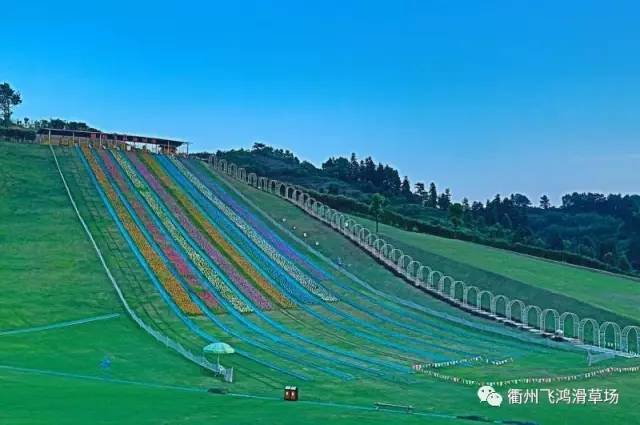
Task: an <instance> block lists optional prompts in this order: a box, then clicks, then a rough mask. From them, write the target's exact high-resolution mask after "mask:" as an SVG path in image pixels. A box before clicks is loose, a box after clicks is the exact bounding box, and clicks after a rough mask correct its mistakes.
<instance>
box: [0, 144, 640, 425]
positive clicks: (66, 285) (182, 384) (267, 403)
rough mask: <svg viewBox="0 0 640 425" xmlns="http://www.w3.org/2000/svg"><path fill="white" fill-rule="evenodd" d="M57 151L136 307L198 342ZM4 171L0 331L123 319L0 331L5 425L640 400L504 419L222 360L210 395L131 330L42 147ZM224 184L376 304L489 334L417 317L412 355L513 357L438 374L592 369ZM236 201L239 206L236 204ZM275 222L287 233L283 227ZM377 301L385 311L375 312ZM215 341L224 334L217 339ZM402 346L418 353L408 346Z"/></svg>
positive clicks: (74, 161)
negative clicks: (224, 366) (335, 262)
mask: <svg viewBox="0 0 640 425" xmlns="http://www.w3.org/2000/svg"><path fill="white" fill-rule="evenodd" d="M56 152H57V154H58V156H59V160H60V162H61V166H62V168H63V170H64V172H65V175H66V176H67V179H68V180H69V183H70V186H71V190H72V192H73V194H74V197H75V198H76V200H77V202H78V204H79V206H80V210H81V212H82V214H83V215H84V216H85V218H86V219H87V222H88V225H89V227H90V228H91V229H92V232H94V234H95V236H96V239H97V242H98V244H99V245H100V247H101V248H102V249H103V251H104V252H105V256H106V259H107V262H108V263H109V265H110V267H112V269H113V271H114V274H115V275H116V279H118V281H119V282H120V284H121V286H122V287H123V289H124V291H125V295H126V297H127V299H128V300H129V301H130V302H131V304H132V305H133V306H134V308H135V309H136V311H138V313H139V314H140V315H141V316H142V317H143V318H144V319H145V320H146V321H148V322H149V323H153V324H154V325H155V326H157V327H158V328H160V329H162V330H163V332H165V333H167V334H169V335H170V336H172V337H173V338H176V339H180V340H181V342H183V343H184V344H185V345H188V346H197V345H198V344H202V341H201V340H200V339H199V338H194V337H193V336H192V335H191V334H190V333H189V332H188V331H187V330H186V328H185V327H184V326H183V325H182V324H181V323H180V322H178V321H177V320H176V319H175V318H173V316H172V315H170V314H169V313H168V311H167V308H166V307H165V306H164V304H163V303H161V302H160V301H159V299H158V298H159V297H158V295H157V294H156V293H155V291H154V290H153V288H152V287H151V285H150V284H149V282H148V281H147V278H146V277H145V275H144V274H143V273H141V272H140V270H139V267H138V266H137V265H136V262H135V261H134V260H133V258H132V255H131V253H130V251H129V250H128V249H127V246H126V244H125V242H124V240H123V239H122V238H121V237H120V236H119V233H118V232H117V231H116V230H115V226H114V224H113V221H112V220H111V219H110V217H109V215H108V214H107V212H106V209H105V208H104V206H102V205H101V203H100V200H99V198H98V196H97V192H96V191H95V188H94V186H92V183H91V180H90V179H89V178H88V175H87V174H86V172H84V169H83V168H82V166H81V165H82V164H81V163H80V162H79V159H78V157H77V155H76V152H75V151H73V150H67V149H58V150H56ZM0 170H2V174H0V196H1V198H2V200H3V201H6V202H2V203H1V205H2V208H1V209H0V252H1V253H2V254H0V291H1V294H2V296H1V297H0V303H1V305H0V307H1V309H0V333H1V332H2V331H7V330H19V329H26V328H29V327H31V326H40V325H49V324H51V323H55V322H61V321H68V320H76V319H81V318H86V317H92V316H96V315H101V314H105V313H119V314H120V316H119V317H115V318H111V319H105V320H101V321H96V322H91V323H85V324H78V325H73V326H66V327H60V328H56V329H49V330H42V331H37V332H28V333H19V334H13V335H2V334H0V386H1V388H2V389H3V390H1V391H0V405H1V406H3V408H2V409H0V423H8V424H33V423H42V424H45V423H61V424H80V423H82V424H84V423H89V422H90V423H105V424H106V423H136V424H156V423H167V424H204V423H211V421H215V420H217V421H218V422H220V423H238V424H242V423H256V422H264V423H276V422H277V423H285V424H287V423H292V424H293V423H323V422H327V421H329V422H331V423H344V424H356V423H358V424H360V423H372V424H376V423H407V424H410V423H418V422H420V423H435V424H450V423H473V422H469V421H465V420H461V419H459V418H457V417H458V416H465V415H479V416H484V417H488V418H490V419H491V420H499V421H507V420H512V421H513V420H520V421H529V422H531V421H535V422H536V423H567V424H568V423H575V422H576V421H580V422H582V423H585V424H590V423H593V424H596V423H600V419H599V418H601V417H602V416H603V415H606V416H607V418H608V420H609V421H610V422H611V423H634V422H640V416H638V413H637V409H634V406H636V405H637V403H639V402H640V398H639V397H640V394H638V393H637V391H634V388H637V385H638V384H639V382H638V376H637V375H626V376H610V377H606V378H601V379H596V380H591V381H584V382H576V383H571V384H567V383H564V384H562V383H561V384H549V385H545V386H547V387H555V388H564V387H567V388H569V387H573V388H587V387H590V386H598V387H601V388H604V387H608V388H617V389H618V391H619V392H620V393H621V400H620V404H619V405H618V406H608V405H598V406H591V405H585V406H570V405H566V406H565V405H558V406H549V405H547V404H543V405H541V406H508V405H503V407H502V408H500V409H491V408H489V407H487V406H486V405H481V404H479V403H478V401H477V398H476V395H475V391H476V389H475V388H473V387H467V386H463V385H457V384H451V383H446V382H442V381H440V380H435V379H431V378H426V377H424V376H420V375H417V376H416V375H406V376H405V375H397V376H391V375H389V376H387V377H385V378H384V379H378V378H371V377H359V378H358V379H355V380H353V381H340V380H336V379H318V380H315V381H311V382H301V381H298V380H296V379H293V378H290V377H287V376H283V375H280V374H278V373H274V372H273V371H270V370H267V369H266V368H262V369H260V368H257V367H256V366H255V365H251V364H249V363H248V362H247V361H246V360H244V359H241V358H239V357H237V356H232V357H229V358H228V359H225V361H226V362H227V363H228V364H230V365H233V366H234V367H236V368H237V382H236V383H235V384H233V385H231V386H228V388H229V389H230V391H232V392H233V393H236V394H235V395H227V396H222V395H213V394H207V393H206V392H205V391H206V389H207V388H208V387H221V386H222V384H221V383H220V381H219V380H217V379H214V378H211V377H209V376H207V375H206V374H204V373H203V372H202V370H200V369H199V368H197V367H195V366H193V365H192V364H190V363H188V362H187V361H185V360H184V359H183V358H181V357H179V356H178V355H176V354H174V353H173V352H172V351H170V350H167V349H165V348H164V347H163V346H162V345H160V344H158V343H157V342H156V341H154V340H153V339H152V338H151V337H149V336H148V335H147V334H146V333H144V332H143V331H142V330H140V329H138V328H137V326H136V325H135V324H134V323H133V322H132V321H131V320H130V319H128V318H127V317H126V314H125V313H124V312H123V311H122V308H121V307H120V305H119V303H118V301H117V298H116V297H115V295H114V293H113V291H112V289H111V286H110V283H109V282H108V280H107V279H106V277H105V276H104V272H103V271H102V269H101V267H100V265H99V263H98V262H97V261H96V258H95V257H94V253H93V251H92V248H91V246H90V245H89V243H88V241H87V240H86V237H85V235H84V234H83V232H82V229H81V227H80V225H79V223H78V221H77V219H76V218H75V215H74V213H73V211H72V209H71V208H70V205H69V204H68V202H65V194H64V192H63V188H62V185H61V183H60V180H59V178H58V176H57V171H56V170H55V167H54V164H53V161H52V158H51V153H50V151H49V150H48V148H46V147H42V146H21V145H17V144H4V143H0ZM220 184H223V185H225V187H227V186H226V184H227V183H226V182H225V181H222V180H220ZM232 185H233V187H235V188H237V189H238V190H239V191H241V193H243V194H244V195H245V196H246V197H248V198H249V199H250V200H251V201H253V202H255V203H256V204H258V205H260V209H259V210H258V209H254V210H253V211H254V212H255V213H256V214H258V215H259V216H261V217H263V218H264V219H265V220H267V217H266V216H262V215H261V214H262V213H261V212H260V211H269V214H270V216H271V218H273V219H275V220H277V221H278V222H279V223H281V224H284V227H282V228H280V227H278V226H276V225H275V224H271V225H272V226H273V228H274V229H275V231H276V232H277V233H278V234H279V235H280V236H281V237H283V238H285V239H286V240H287V241H288V242H290V243H291V244H293V245H294V246H296V247H298V248H299V249H300V250H301V251H302V252H305V253H307V254H308V255H310V256H311V258H313V259H314V261H318V262H322V261H324V260H323V257H321V256H320V255H319V254H318V253H316V252H314V251H313V250H309V251H308V250H307V244H305V243H301V242H298V241H297V240H296V239H295V238H293V237H292V235H291V234H290V233H289V231H291V232H292V233H293V235H296V236H299V237H301V238H302V233H303V232H306V233H307V239H306V240H307V242H309V245H312V246H313V247H316V245H315V242H316V241H317V242H318V243H319V245H318V246H317V249H318V251H319V253H321V254H324V255H326V256H327V257H330V258H332V259H335V257H337V256H340V257H341V258H342V259H343V260H344V262H345V263H346V264H347V267H346V270H345V271H335V275H336V277H337V278H338V279H340V281H341V282H343V283H345V284H349V285H351V284H352V281H351V280H350V278H349V277H348V273H354V274H357V275H358V276H360V277H361V278H362V279H363V280H366V282H368V283H369V284H371V285H372V286H374V287H375V288H377V289H379V290H383V291H385V292H386V293H389V294H393V295H396V296H400V297H402V298H404V299H407V300H413V301H415V302H418V303H420V304H421V305H422V306H424V307H425V308H429V309H433V310H434V311H437V312H441V313H449V314H452V315H457V316H458V317H461V318H466V319H468V320H470V321H471V322H472V323H473V325H474V326H476V325H482V326H487V331H478V332H475V331H473V329H475V328H473V327H468V326H459V325H456V324H453V323H452V322H448V321H444V320H439V319H437V318H436V316H432V315H428V314H425V316H424V317H422V318H421V319H422V320H424V321H425V322H433V323H434V325H437V326H438V327H425V328H424V330H423V331H426V330H429V332H432V334H427V333H426V332H425V333H424V339H425V342H426V341H428V343H425V344H421V346H423V348H424V347H425V346H428V345H429V344H433V345H436V344H442V345H445V346H446V345H449V346H451V347H464V346H466V347H468V348H467V349H468V350H479V351H481V352H495V353H496V354H495V356H507V355H512V356H513V359H514V361H513V362H512V363H509V364H506V365H503V366H499V367H498V366H489V365H483V364H481V365H478V366H469V367H458V368H446V369H444V370H443V373H446V374H452V375H454V376H461V377H468V378H474V379H483V378H486V377H487V376H491V377H495V378H496V379H505V378H513V377H522V376H540V375H547V374H552V375H561V374H567V373H577V372H581V371H586V370H590V369H589V368H588V367H587V366H586V365H585V363H584V353H582V352H579V351H573V350H561V349H555V348H551V347H545V346H542V345H539V344H534V343H532V342H528V340H527V339H526V338H525V339H524V340H522V339H516V338H512V337H510V336H509V334H510V333H509V332H508V331H505V334H504V335H503V334H500V333H495V332H493V331H492V330H493V329H494V328H499V327H497V326H496V325H494V324H492V323H490V322H485V321H481V320H477V319H474V318H472V317H471V316H468V315H464V314H462V313H460V312H458V311H457V310H455V309H453V308H450V307H447V306H444V305H443V304H442V303H440V302H437V301H435V300H433V299H431V298H429V297H427V296H425V295H424V294H423V293H421V292H419V291H417V290H415V289H413V288H411V287H410V286H408V285H406V284H405V283H404V282H403V281H402V280H400V279H399V278H397V277H396V276H394V275H393V274H391V273H389V272H388V271H386V270H385V269H384V268H382V267H381V266H380V265H378V264H376V263H375V262H374V261H372V260H371V259H370V258H369V257H367V256H366V255H365V254H363V253H362V252H361V251H360V250H358V249H354V247H353V245H351V244H350V243H349V242H348V241H347V240H346V239H345V238H343V237H342V236H340V235H338V234H336V233H335V232H332V231H328V229H327V228H326V227H325V226H324V225H322V224H321V223H319V222H317V221H315V220H312V219H310V218H309V217H307V216H306V215H304V213H302V212H301V211H300V210H299V209H297V208H296V207H294V206H292V205H290V204H288V203H286V202H284V201H282V200H280V199H278V198H275V197H273V196H271V195H268V194H265V193H262V192H258V191H256V190H253V189H251V188H249V187H246V186H242V185H239V184H238V183H236V182H234V183H232ZM234 196H236V197H237V199H242V197H241V196H240V195H237V194H234ZM6 205H8V207H5V206H6ZM283 218H284V219H285V220H286V221H285V222H282V219H283ZM294 226H295V229H294V228H293V227H294ZM302 239H304V238H302ZM34 246H35V247H36V248H37V250H36V251H35V252H34ZM309 248H310V247H309ZM5 253H10V255H5ZM31 270H35V271H34V272H32V271H31ZM327 285H332V286H330V288H331V289H332V290H335V291H336V293H337V294H338V295H340V296H344V295H345V294H347V293H349V292H347V291H341V290H340V288H339V287H338V286H337V282H328V283H327ZM354 285H355V283H354ZM356 288H357V290H356V291H355V292H351V293H352V294H357V295H354V297H360V296H361V294H362V293H363V292H365V291H364V290H362V288H360V287H359V286H356ZM339 305H340V307H341V308H343V309H344V311H351V310H350V307H349V306H348V305H346V303H344V302H341V303H339ZM370 305H371V308H372V309H375V308H376V307H375V305H374V304H372V303H370ZM380 305H386V303H385V302H383V301H381V302H380ZM377 308H380V307H377ZM7 309H11V312H10V313H9V312H7ZM407 313H409V311H408V310H407ZM354 314H357V315H361V314H362V313H357V312H354ZM413 314H415V312H413ZM269 315H270V316H271V317H273V318H275V319H276V320H278V322H279V323H282V324H284V325H286V326H287V327H290V328H292V329H296V330H297V331H299V332H303V333H304V334H305V335H308V336H309V337H311V338H314V339H317V340H318V341H320V340H330V341H332V342H336V343H337V341H340V340H342V344H344V346H345V347H350V348H351V349H354V350H358V351H369V350H375V349H378V350H384V349H383V348H381V347H372V346H370V345H371V344H370V345H369V346H364V345H362V346H359V347H353V344H354V343H355V342H356V341H357V340H356V339H355V338H352V337H350V336H348V335H347V334H346V332H343V331H339V330H338V329H335V328H326V327H322V326H319V325H318V323H316V322H313V321H311V320H309V315H308V314H305V313H303V312H301V311H296V310H292V311H273V312H271V313H269ZM394 317H395V318H396V320H406V323H407V324H411V325H413V326H418V325H417V322H418V321H417V319H414V318H411V317H410V316H408V315H407V316H405V317H403V315H402V312H398V313H397V314H394ZM220 319H221V320H222V321H224V322H225V323H228V324H231V323H233V320H232V318H231V317H229V315H221V316H220ZM198 322H199V324H200V325H202V326H203V327H205V328H206V329H207V330H208V331H211V332H215V331H214V330H213V329H212V328H211V327H207V326H210V325H207V323H205V321H204V320H203V319H198ZM377 325H378V326H379V329H380V331H383V330H388V329H392V328H393V326H392V325H390V324H389V323H377ZM500 329H501V328H500ZM217 334H218V335H221V333H220V332H219V331H218V333H217ZM465 339H466V340H465ZM532 341H533V340H532ZM413 344H416V345H417V343H411V344H409V343H408V345H413ZM434 349H435V348H434ZM105 356H108V357H109V358H111V359H112V361H113V364H112V367H111V370H110V371H108V372H107V371H104V370H102V369H101V368H100V367H99V362H100V361H101V359H103V358H104V357H105ZM265 358H268V356H266V357H265ZM273 360H274V361H277V360H278V359H275V358H274V359H273ZM407 363H408V364H409V360H407ZM630 363H631V364H632V363H633V362H632V361H621V360H613V361H609V362H605V363H601V364H599V365H598V367H600V366H602V365H626V364H630ZM285 384H294V385H299V386H300V388H301V395H302V400H303V401H302V402H300V403H297V404H295V403H285V402H283V401H281V396H282V386H283V385H285ZM523 387H524V385H523ZM505 394H506V389H505ZM505 394H503V395H505ZM248 396H250V397H248ZM104 400H108V401H109V402H108V403H105V402H104ZM375 401H385V402H392V403H399V404H413V405H415V406H416V410H417V413H416V414H414V415H406V414H398V413H387V412H376V411H375V410H374V408H373V403H374V402H375Z"/></svg>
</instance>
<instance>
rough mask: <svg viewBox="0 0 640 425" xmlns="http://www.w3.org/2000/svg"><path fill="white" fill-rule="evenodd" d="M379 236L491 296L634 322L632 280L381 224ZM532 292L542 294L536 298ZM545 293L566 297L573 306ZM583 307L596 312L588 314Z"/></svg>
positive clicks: (638, 285)
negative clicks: (539, 291) (490, 293)
mask: <svg viewBox="0 0 640 425" xmlns="http://www.w3.org/2000/svg"><path fill="white" fill-rule="evenodd" d="M356 219H357V220H359V221H361V222H362V224H365V225H366V226H367V227H369V228H370V229H372V228H374V227H375V223H373V222H371V221H370V220H367V219H361V218H359V217H358V218H356ZM380 234H381V236H382V237H383V238H385V239H387V240H389V241H390V242H391V243H392V244H393V245H394V246H397V247H399V248H401V249H403V250H404V251H405V252H406V253H408V254H409V255H411V256H412V257H414V258H416V259H418V260H420V261H422V262H424V263H425V264H428V265H432V267H435V268H436V269H438V270H441V271H443V272H445V273H448V274H451V275H452V276H454V277H455V278H456V279H461V280H464V281H466V282H469V283H472V284H474V285H478V286H480V287H484V288H488V289H490V290H492V291H496V293H503V294H506V295H509V296H513V297H520V298H523V299H528V300H531V302H535V303H537V304H538V305H540V306H543V307H547V306H549V302H550V301H553V300H554V298H556V299H557V300H558V301H557V302H554V307H555V308H558V309H560V310H562V309H569V310H571V311H575V312H576V313H578V312H581V313H578V314H580V315H583V316H585V317H594V316H595V317H594V318H596V319H599V320H607V318H608V320H611V318H612V317H613V315H616V316H624V318H625V319H626V320H625V322H634V323H636V324H637V323H638V305H639V304H640V281H639V280H637V279H634V278H628V277H626V276H622V275H615V274H610V273H606V272H600V271H597V270H593V269H586V268H581V267H575V266H568V265H565V264H562V263H558V262H553V261H546V260H540V259H537V258H533V257H529V256H526V255H521V254H517V253H513V252H509V251H505V250H501V249H495V248H491V247H486V246H483V245H477V244H473V243H469V242H464V241H458V240H453V239H445V238H440V237H437V236H431V235H425V234H419V233H415V232H407V231H405V230H401V229H397V228H395V227H392V226H386V225H381V226H380ZM532 287H533V288H536V289H540V290H542V292H541V293H540V294H536V291H534V290H532V289H531V288H532ZM548 292H552V293H553V294H556V295H562V296H566V297H568V298H569V299H572V300H573V302H572V301H571V300H569V299H567V298H562V299H560V298H557V297H554V296H553V295H549V293H548ZM575 301H578V302H579V303H576V302H575ZM574 305H575V307H573V308H572V306H574ZM588 305H590V306H593V307H596V308H597V309H599V310H602V311H600V312H598V311H595V310H590V309H589V308H588ZM618 320H621V321H622V320H624V319H622V317H620V318H619V319H618Z"/></svg>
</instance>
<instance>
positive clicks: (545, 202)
mask: <svg viewBox="0 0 640 425" xmlns="http://www.w3.org/2000/svg"><path fill="white" fill-rule="evenodd" d="M550 206H551V201H550V200H549V197H548V196H547V195H542V196H541V197H540V208H542V209H543V210H548V209H549V207H550Z"/></svg>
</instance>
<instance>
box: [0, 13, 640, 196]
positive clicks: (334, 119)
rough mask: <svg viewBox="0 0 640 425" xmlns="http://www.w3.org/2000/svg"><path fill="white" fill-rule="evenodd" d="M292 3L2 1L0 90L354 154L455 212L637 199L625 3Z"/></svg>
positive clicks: (634, 40)
mask: <svg viewBox="0 0 640 425" xmlns="http://www.w3.org/2000/svg"><path fill="white" fill-rule="evenodd" d="M47 3H48V4H47ZM94 3H95V4H94ZM304 3H309V2H293V1H292V2H224V3H223V2H220V3H218V4H215V2H202V3H190V2H189V1H180V2H169V3H163V2H157V1H154V2H138V1H127V2H120V1H101V2H90V1H82V2H65V1H56V2H46V3H45V2H42V3H39V2H30V1H28V0H25V1H20V2H17V1H14V2H8V3H6V4H3V6H2V15H3V18H2V33H3V37H4V39H3V41H2V44H1V45H0V81H8V82H10V83H11V84H12V85H13V86H15V87H17V88H18V89H19V90H20V91H21V92H22V94H23V97H24V104H23V105H22V106H20V107H19V108H18V109H17V111H16V114H15V117H17V118H21V117H23V116H29V117H30V118H47V117H51V116H55V117H60V118H65V119H76V120H84V121H87V122H89V123H90V124H92V125H94V126H97V127H99V128H101V129H104V130H112V131H120V132H133V133H141V134H152V135H158V136H167V137H176V138H183V139H188V140H190V141H192V142H194V143H195V145H194V147H195V148H196V149H200V150H202V149H226V148H230V147H248V146H250V145H251V144H252V143H253V142H254V141H256V140H261V141H264V142H266V143H269V144H272V145H274V146H279V147H283V148H288V149H291V150H292V151H294V152H296V153H297V154H298V155H299V156H300V157H301V158H303V159H307V160H310V161H311V162H313V163H315V164H318V165H319V164H320V163H321V162H322V161H323V160H324V159H326V158H327V157H328V156H330V155H345V156H347V155H349V154H350V153H351V152H353V151H355V152H357V153H358V154H360V155H362V154H366V155H372V156H373V157H374V159H377V160H380V159H381V160H383V161H385V162H389V163H391V164H392V165H394V166H396V167H398V168H399V169H400V171H401V173H402V174H407V175H409V177H410V178H411V181H412V183H413V182H415V181H426V182H429V181H435V182H436V183H437V184H438V186H439V188H442V189H444V187H450V188H451V190H452V191H453V194H454V198H456V199H460V198H461V197H462V196H468V197H469V198H471V199H480V200H484V199H486V198H487V197H492V196H493V195H494V194H495V193H497V192H500V193H503V194H504V193H511V192H515V191H519V192H522V193H525V194H527V195H529V196H530V197H531V198H532V199H536V200H537V199H538V197H539V196H540V195H541V194H542V193H548V194H549V195H550V196H551V198H552V200H553V201H554V202H557V201H558V200H559V196H560V195H561V194H562V193H565V192H568V191H574V190H577V191H587V190H591V191H604V192H623V193H628V192H638V188H639V187H640V172H639V171H638V170H639V169H640V24H639V23H638V22H639V20H640V3H638V2H634V1H629V2H624V1H620V2H607V1H602V2H590V1H529V2H527V1H516V2H510V1H499V2H490V1H474V2H454V1H438V2H435V1H426V0H425V1H415V2H401V1H389V2H375V1H364V2H346V1H336V2H329V1H322V2H315V3H316V4H315V5H314V6H309V5H303V4H304ZM347 3H348V4H347ZM231 4H234V5H233V6H232V5H231Z"/></svg>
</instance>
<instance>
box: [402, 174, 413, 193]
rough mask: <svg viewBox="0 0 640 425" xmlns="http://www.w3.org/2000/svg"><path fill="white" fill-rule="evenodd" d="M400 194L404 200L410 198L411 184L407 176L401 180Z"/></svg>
mask: <svg viewBox="0 0 640 425" xmlns="http://www.w3.org/2000/svg"><path fill="white" fill-rule="evenodd" d="M400 193H401V194H402V195H403V196H404V197H406V198H410V197H411V183H409V178H408V177H407V176H404V179H403V180H402V185H401V186H400Z"/></svg>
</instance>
